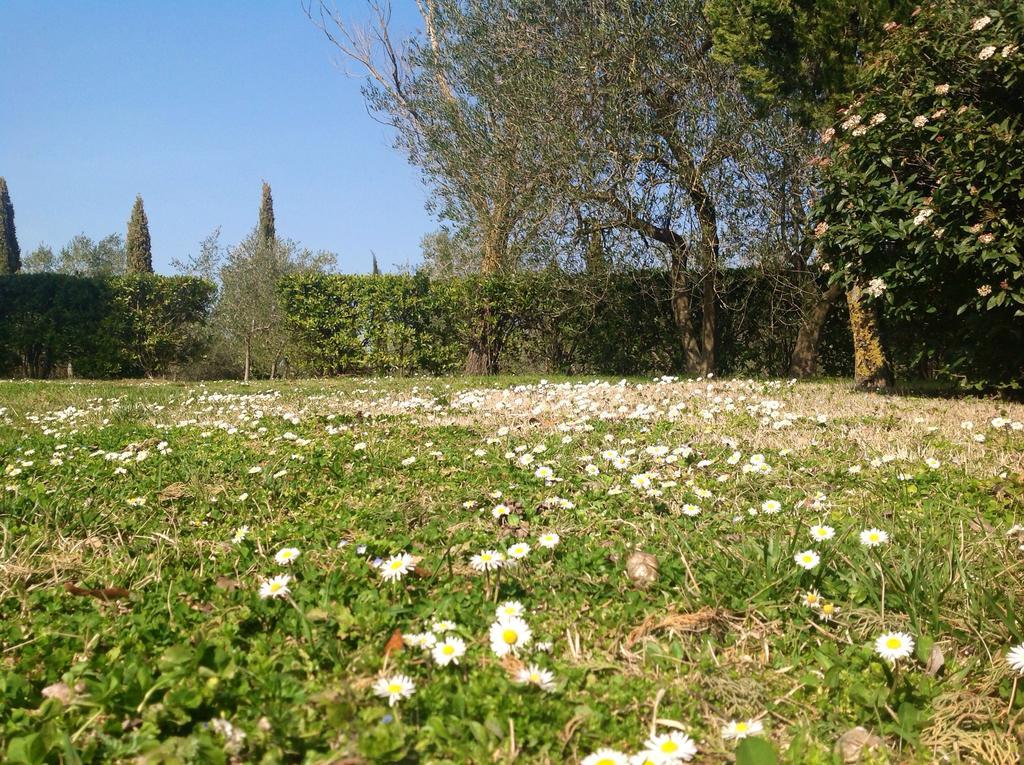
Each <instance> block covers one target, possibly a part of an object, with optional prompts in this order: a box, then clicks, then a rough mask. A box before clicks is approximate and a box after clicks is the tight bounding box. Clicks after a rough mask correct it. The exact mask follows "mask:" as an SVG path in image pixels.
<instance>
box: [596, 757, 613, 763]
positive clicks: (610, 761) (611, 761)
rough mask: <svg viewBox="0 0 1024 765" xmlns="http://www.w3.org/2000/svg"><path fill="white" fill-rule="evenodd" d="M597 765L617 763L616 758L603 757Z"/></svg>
mask: <svg viewBox="0 0 1024 765" xmlns="http://www.w3.org/2000/svg"><path fill="white" fill-rule="evenodd" d="M597 765H615V760H613V759H612V758H611V757H602V758H601V759H600V760H598V761H597Z"/></svg>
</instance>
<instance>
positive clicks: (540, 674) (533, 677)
mask: <svg viewBox="0 0 1024 765" xmlns="http://www.w3.org/2000/svg"><path fill="white" fill-rule="evenodd" d="M516 682H517V683H522V684H523V685H536V686H537V687H538V688H540V689H541V690H542V691H553V690H554V689H555V675H554V673H553V672H551V671H549V670H546V669H541V668H540V667H538V666H537V665H536V664H530V665H529V666H528V667H523V668H522V669H521V670H519V672H517V673H516Z"/></svg>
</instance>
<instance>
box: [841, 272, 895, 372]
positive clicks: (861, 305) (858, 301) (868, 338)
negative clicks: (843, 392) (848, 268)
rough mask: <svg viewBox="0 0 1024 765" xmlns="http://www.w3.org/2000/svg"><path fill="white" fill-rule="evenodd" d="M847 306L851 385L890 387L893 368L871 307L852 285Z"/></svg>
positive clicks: (847, 298) (869, 302)
mask: <svg viewBox="0 0 1024 765" xmlns="http://www.w3.org/2000/svg"><path fill="white" fill-rule="evenodd" d="M846 304H847V306H848V307H849V309H850V331H851V332H852V333H853V384H854V385H855V386H856V387H857V388H862V389H873V390H877V389H880V388H888V387H890V386H892V383H893V378H892V368H891V367H890V366H889V360H888V358H887V357H886V353H885V345H884V344H883V343H882V335H881V332H880V331H879V326H878V311H877V309H876V308H875V305H874V303H873V302H872V301H870V300H867V299H865V296H864V292H863V289H862V288H861V286H860V285H859V284H854V285H853V286H852V287H851V288H850V290H849V291H848V292H847V293H846Z"/></svg>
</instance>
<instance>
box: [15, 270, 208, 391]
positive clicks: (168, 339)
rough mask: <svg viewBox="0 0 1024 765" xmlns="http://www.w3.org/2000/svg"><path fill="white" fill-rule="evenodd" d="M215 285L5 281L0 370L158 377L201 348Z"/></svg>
mask: <svg viewBox="0 0 1024 765" xmlns="http://www.w3.org/2000/svg"><path fill="white" fill-rule="evenodd" d="M213 293H214V287H213V285H212V284H210V283H209V282H206V281H204V280H202V279H196V278H193V277H167V276H156V275H153V274H139V275H132V276H123V277H114V278H101V277H85V276H70V275H66V274H53V273H39V274H15V275H12V276H3V277H0V370H5V371H7V372H15V371H16V372H20V373H21V374H24V375H26V376H29V377H50V376H52V375H54V374H55V373H58V372H61V371H63V370H62V369H61V367H63V366H68V365H70V367H71V368H72V369H73V371H74V373H75V374H76V375H79V376H85V377H115V376H123V375H137V374H140V373H141V374H146V375H157V374H163V373H165V372H167V371H168V370H169V369H170V368H171V367H172V366H173V365H176V364H180V363H183V362H185V361H187V360H188V359H190V358H191V357H193V356H194V355H195V354H196V353H197V352H198V350H199V347H198V343H197V340H196V338H197V334H196V330H197V329H198V327H200V326H201V324H202V322H203V321H205V319H206V317H207V316H208V314H209V311H210V305H211V301H212V299H213Z"/></svg>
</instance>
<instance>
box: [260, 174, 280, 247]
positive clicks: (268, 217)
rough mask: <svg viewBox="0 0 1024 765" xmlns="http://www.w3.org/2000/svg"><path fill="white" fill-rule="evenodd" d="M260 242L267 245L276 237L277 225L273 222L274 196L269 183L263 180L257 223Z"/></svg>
mask: <svg viewBox="0 0 1024 765" xmlns="http://www.w3.org/2000/svg"><path fill="white" fill-rule="evenodd" d="M257 231H258V232H259V240H260V244H261V245H263V246H264V247H269V246H271V245H272V244H273V242H274V240H276V239H277V225H276V224H275V223H274V197H273V195H272V194H271V193H270V184H269V183H267V182H266V181H263V192H262V195H261V196H260V220H259V223H258V224H257Z"/></svg>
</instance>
